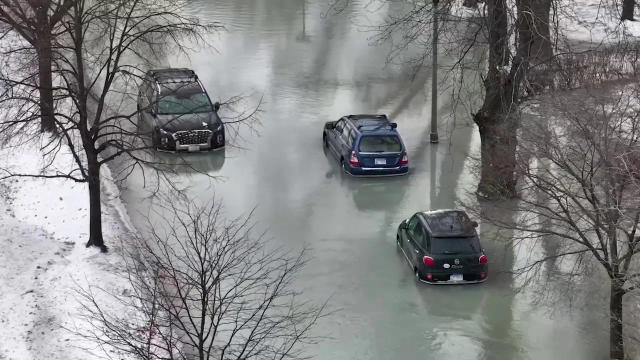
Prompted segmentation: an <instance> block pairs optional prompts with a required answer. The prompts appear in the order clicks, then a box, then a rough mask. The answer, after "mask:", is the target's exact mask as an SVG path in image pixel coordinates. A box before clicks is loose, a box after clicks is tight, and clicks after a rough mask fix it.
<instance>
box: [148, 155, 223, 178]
mask: <svg viewBox="0 0 640 360" xmlns="http://www.w3.org/2000/svg"><path fill="white" fill-rule="evenodd" d="M225 154H226V149H225V148H222V149H220V150H216V151H208V152H200V153H164V152H158V153H156V161H158V162H160V163H162V164H163V165H165V166H166V167H167V168H169V169H170V171H172V172H175V173H176V174H178V175H181V176H186V175H195V174H209V175H211V176H216V175H217V174H218V173H219V172H220V170H221V169H222V167H223V166H224V162H225Z"/></svg>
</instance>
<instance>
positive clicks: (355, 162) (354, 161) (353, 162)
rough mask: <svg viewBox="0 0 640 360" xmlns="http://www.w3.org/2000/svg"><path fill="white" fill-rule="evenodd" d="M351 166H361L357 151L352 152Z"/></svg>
mask: <svg viewBox="0 0 640 360" xmlns="http://www.w3.org/2000/svg"><path fill="white" fill-rule="evenodd" d="M349 164H351V165H353V166H360V161H359V160H358V155H356V152H355V151H352V152H351V159H349Z"/></svg>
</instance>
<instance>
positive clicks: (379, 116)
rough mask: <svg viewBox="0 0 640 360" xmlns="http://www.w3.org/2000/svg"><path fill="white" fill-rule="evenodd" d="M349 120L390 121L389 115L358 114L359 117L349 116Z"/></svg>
mask: <svg viewBox="0 0 640 360" xmlns="http://www.w3.org/2000/svg"><path fill="white" fill-rule="evenodd" d="M347 117H348V118H349V119H353V120H361V119H385V120H389V118H388V117H387V114H357V115H347Z"/></svg>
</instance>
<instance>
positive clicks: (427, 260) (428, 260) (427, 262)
mask: <svg viewBox="0 0 640 360" xmlns="http://www.w3.org/2000/svg"><path fill="white" fill-rule="evenodd" d="M422 262H423V263H424V265H425V266H429V267H431V266H433V265H435V264H436V262H435V261H433V258H432V257H431V256H425V257H423V258H422Z"/></svg>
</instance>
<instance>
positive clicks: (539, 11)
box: [518, 0, 553, 66]
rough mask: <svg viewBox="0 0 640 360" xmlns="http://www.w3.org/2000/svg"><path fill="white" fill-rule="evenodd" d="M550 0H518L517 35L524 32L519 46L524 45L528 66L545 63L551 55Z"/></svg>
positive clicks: (521, 34)
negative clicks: (518, 26)
mask: <svg viewBox="0 0 640 360" xmlns="http://www.w3.org/2000/svg"><path fill="white" fill-rule="evenodd" d="M550 12H551V0H519V1H518V17H519V18H520V22H521V26H520V29H519V32H518V33H519V36H523V33H526V35H525V36H526V39H521V40H520V41H519V43H520V44H519V46H525V47H526V48H527V49H526V54H527V56H528V59H529V66H536V65H540V64H545V63H547V62H548V61H549V59H551V57H552V56H553V49H552V47H551V31H550V28H549V15H550Z"/></svg>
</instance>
